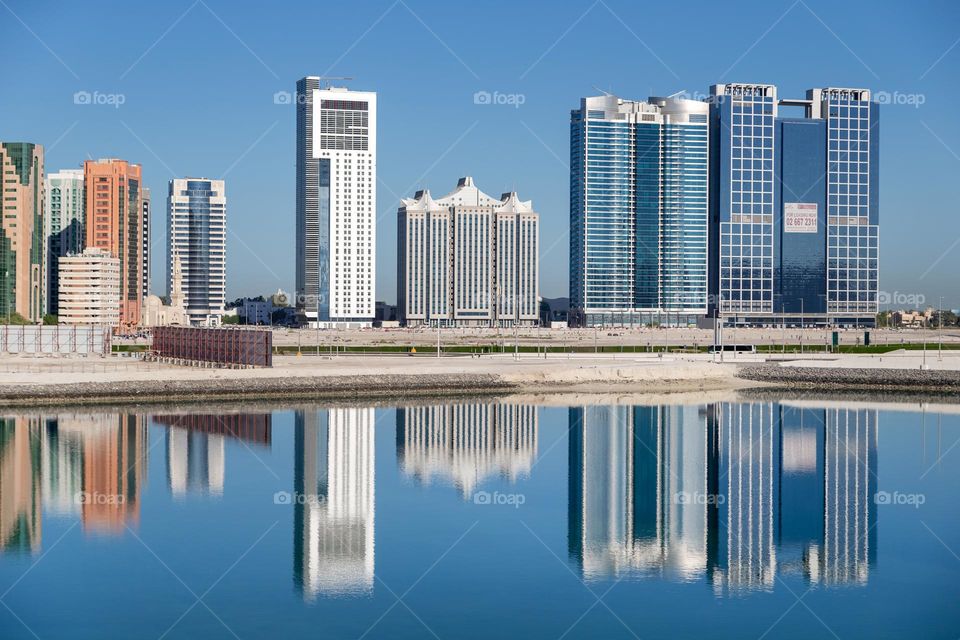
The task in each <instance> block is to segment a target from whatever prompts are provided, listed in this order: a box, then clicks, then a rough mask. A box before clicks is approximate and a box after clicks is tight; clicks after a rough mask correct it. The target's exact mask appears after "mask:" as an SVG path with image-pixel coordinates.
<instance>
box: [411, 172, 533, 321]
mask: <svg viewBox="0 0 960 640" xmlns="http://www.w3.org/2000/svg"><path fill="white" fill-rule="evenodd" d="M397 214H398V215H397V225H398V226H397V263H398V264H397V312H398V314H399V319H400V322H401V323H402V324H405V325H406V326H421V325H429V326H447V327H454V326H456V327H464V326H482V327H489V326H513V325H514V324H522V325H535V324H537V322H538V318H539V296H540V284H539V283H540V257H539V251H540V247H539V244H540V216H539V215H538V214H537V213H536V212H535V211H534V210H533V206H532V203H531V201H529V200H526V201H523V200H520V199H519V198H518V197H517V194H516V192H507V193H504V194H503V195H501V196H500V198H499V199H497V198H494V197H492V196H489V195H487V194H486V193H484V192H483V191H480V189H478V188H477V187H476V186H475V185H474V184H473V178H471V177H469V176H467V177H464V178H460V180H459V181H458V182H457V188H456V189H454V190H453V191H451V192H450V193H448V194H447V195H445V196H443V197H442V198H437V199H434V198H433V197H432V196H431V195H430V192H429V191H428V190H422V191H418V192H417V193H416V195H415V196H414V197H413V198H404V199H403V200H402V201H401V205H400V208H399V210H398V212H397Z"/></svg>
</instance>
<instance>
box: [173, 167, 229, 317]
mask: <svg viewBox="0 0 960 640" xmlns="http://www.w3.org/2000/svg"><path fill="white" fill-rule="evenodd" d="M167 229H168V242H167V269H168V274H169V278H168V286H169V288H168V291H170V292H173V291H174V289H175V288H176V287H175V283H174V272H175V269H174V266H175V265H174V263H175V261H176V259H178V258H179V261H180V269H181V273H182V277H181V283H180V284H181V287H182V292H183V297H184V306H185V307H186V310H187V315H189V316H190V322H191V324H194V325H201V326H217V325H219V324H220V318H221V317H222V316H223V314H224V305H225V303H226V295H227V196H226V191H225V185H224V181H223V180H208V179H207V178H176V179H174V180H171V181H170V189H169V193H168V195H167Z"/></svg>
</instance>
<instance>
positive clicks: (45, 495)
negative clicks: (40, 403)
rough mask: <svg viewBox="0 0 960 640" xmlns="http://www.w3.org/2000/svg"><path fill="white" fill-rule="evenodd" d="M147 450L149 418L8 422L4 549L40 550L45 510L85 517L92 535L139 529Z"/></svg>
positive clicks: (0, 445)
mask: <svg viewBox="0 0 960 640" xmlns="http://www.w3.org/2000/svg"><path fill="white" fill-rule="evenodd" d="M146 452H147V428H146V423H145V420H144V418H143V417H142V416H137V415H127V414H122V415H117V414H60V415H56V416H47V417H40V416H29V417H17V418H2V419H0V549H2V550H4V551H11V550H16V549H21V550H22V549H29V550H31V551H36V550H37V549H39V547H40V531H41V524H40V523H41V517H42V509H46V510H47V511H48V512H49V513H51V514H54V515H71V516H79V517H80V519H81V521H82V522H83V527H84V530H86V531H88V532H103V533H116V532H119V531H122V530H123V528H124V527H126V526H136V525H137V523H138V522H139V518H140V491H141V488H142V485H143V483H144V482H145V481H146V477H147V456H146Z"/></svg>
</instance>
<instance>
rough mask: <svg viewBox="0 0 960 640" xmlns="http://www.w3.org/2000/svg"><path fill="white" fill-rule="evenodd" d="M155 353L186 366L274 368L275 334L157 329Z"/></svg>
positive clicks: (236, 330) (261, 331) (225, 329)
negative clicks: (217, 365) (214, 365)
mask: <svg viewBox="0 0 960 640" xmlns="http://www.w3.org/2000/svg"><path fill="white" fill-rule="evenodd" d="M152 352H153V354H154V355H156V356H157V357H159V358H171V359H173V360H180V361H184V362H182V364H192V363H207V362H209V363H214V364H222V365H227V366H230V365H235V366H243V367H272V366H273V332H272V331H269V330H263V329H239V328H225V327H221V328H216V329H212V328H205V327H155V328H154V329H153V349H152Z"/></svg>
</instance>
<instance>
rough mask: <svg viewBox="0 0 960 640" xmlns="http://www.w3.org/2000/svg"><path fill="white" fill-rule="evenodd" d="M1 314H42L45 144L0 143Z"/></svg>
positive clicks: (38, 317)
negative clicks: (0, 194) (0, 192)
mask: <svg viewBox="0 0 960 640" xmlns="http://www.w3.org/2000/svg"><path fill="white" fill-rule="evenodd" d="M0 191H2V193H3V197H2V199H0V225H2V233H0V314H2V316H3V318H4V319H6V318H7V317H8V316H10V315H11V314H13V313H18V314H20V315H21V316H23V317H24V318H25V319H27V320H29V321H32V322H38V321H40V320H41V319H42V317H43V309H44V296H43V281H44V277H43V208H44V204H43V201H44V188H43V146H42V145H39V144H34V143H32V142H0Z"/></svg>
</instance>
